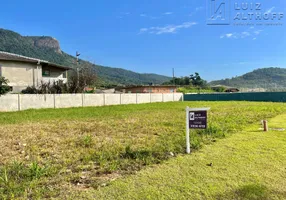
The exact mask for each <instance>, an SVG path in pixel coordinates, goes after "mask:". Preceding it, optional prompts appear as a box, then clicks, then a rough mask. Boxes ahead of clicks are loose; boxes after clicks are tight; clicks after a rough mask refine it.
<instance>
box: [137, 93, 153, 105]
mask: <svg viewBox="0 0 286 200" xmlns="http://www.w3.org/2000/svg"><path fill="white" fill-rule="evenodd" d="M150 102H151V95H150V93H148V94H137V103H138V104H140V103H150Z"/></svg>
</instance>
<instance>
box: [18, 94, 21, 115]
mask: <svg viewBox="0 0 286 200" xmlns="http://www.w3.org/2000/svg"><path fill="white" fill-rule="evenodd" d="M20 110H21V99H20V94H18V111H20Z"/></svg>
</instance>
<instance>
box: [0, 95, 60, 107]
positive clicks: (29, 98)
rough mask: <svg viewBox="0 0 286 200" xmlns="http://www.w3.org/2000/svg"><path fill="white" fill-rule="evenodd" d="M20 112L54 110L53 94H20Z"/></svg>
mask: <svg viewBox="0 0 286 200" xmlns="http://www.w3.org/2000/svg"><path fill="white" fill-rule="evenodd" d="M0 99H1V98H0ZM20 105H21V110H27V109H33V108H34V109H39V108H54V106H55V105H54V95H53V94H38V95H37V94H36V95H35V94H22V95H20Z"/></svg>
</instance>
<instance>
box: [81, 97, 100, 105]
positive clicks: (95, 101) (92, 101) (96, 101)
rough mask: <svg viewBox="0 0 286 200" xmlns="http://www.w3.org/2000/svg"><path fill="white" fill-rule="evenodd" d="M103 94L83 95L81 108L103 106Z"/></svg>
mask: <svg viewBox="0 0 286 200" xmlns="http://www.w3.org/2000/svg"><path fill="white" fill-rule="evenodd" d="M103 105H104V95H103V94H83V106H103Z"/></svg>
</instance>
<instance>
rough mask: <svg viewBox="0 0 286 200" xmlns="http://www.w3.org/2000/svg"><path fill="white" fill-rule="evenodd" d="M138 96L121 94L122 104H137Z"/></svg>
mask: <svg viewBox="0 0 286 200" xmlns="http://www.w3.org/2000/svg"><path fill="white" fill-rule="evenodd" d="M136 103H137V94H121V104H136Z"/></svg>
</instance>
